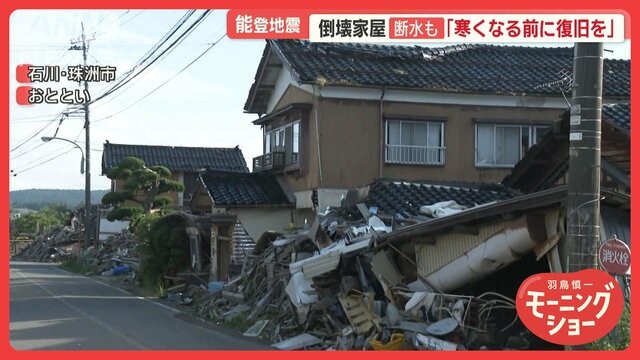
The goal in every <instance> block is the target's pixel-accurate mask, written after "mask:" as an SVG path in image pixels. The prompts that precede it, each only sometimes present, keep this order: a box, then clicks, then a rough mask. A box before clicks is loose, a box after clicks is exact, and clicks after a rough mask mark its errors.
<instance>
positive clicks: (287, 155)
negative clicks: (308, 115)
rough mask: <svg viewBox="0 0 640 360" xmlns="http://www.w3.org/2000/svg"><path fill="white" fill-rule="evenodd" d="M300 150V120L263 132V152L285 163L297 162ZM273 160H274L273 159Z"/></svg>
mask: <svg viewBox="0 0 640 360" xmlns="http://www.w3.org/2000/svg"><path fill="white" fill-rule="evenodd" d="M299 151H300V122H299V121H296V122H294V123H292V124H288V125H285V126H283V127H280V128H277V129H274V130H271V131H268V132H265V134H264V154H265V155H267V154H273V156H276V157H278V158H281V159H283V161H284V164H285V165H289V164H295V163H297V162H298V158H299V157H298V153H299ZM274 161H275V160H274Z"/></svg>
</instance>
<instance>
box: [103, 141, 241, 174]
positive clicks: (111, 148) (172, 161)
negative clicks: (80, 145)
mask: <svg viewBox="0 0 640 360" xmlns="http://www.w3.org/2000/svg"><path fill="white" fill-rule="evenodd" d="M127 156H134V157H137V158H139V159H142V160H143V161H144V162H145V164H146V165H147V166H154V165H163V166H166V167H167V168H169V169H170V170H171V171H198V170H201V169H213V170H221V171H233V172H241V173H248V172H249V169H248V168H247V163H246V162H245V160H244V156H243V155H242V150H240V148H238V147H237V146H236V147H234V148H205V147H183V146H159V145H128V144H113V143H109V142H107V143H105V144H104V150H103V152H102V174H106V173H107V171H109V170H110V169H111V168H113V167H115V166H118V164H119V163H120V161H121V160H122V159H123V158H125V157H127Z"/></svg>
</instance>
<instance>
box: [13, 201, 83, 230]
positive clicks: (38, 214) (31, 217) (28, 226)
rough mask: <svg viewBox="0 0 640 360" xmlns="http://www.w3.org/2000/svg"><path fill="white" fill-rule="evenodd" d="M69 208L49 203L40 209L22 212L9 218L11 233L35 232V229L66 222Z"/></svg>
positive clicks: (60, 224)
mask: <svg viewBox="0 0 640 360" xmlns="http://www.w3.org/2000/svg"><path fill="white" fill-rule="evenodd" d="M70 213H71V209H69V208H68V207H67V206H66V205H64V204H56V205H50V206H48V207H45V208H42V210H40V211H34V212H30V213H27V214H24V215H22V216H20V217H18V218H15V219H12V220H11V234H12V235H16V234H20V233H30V234H35V233H36V231H37V229H38V228H39V230H40V231H41V232H42V231H44V230H46V229H48V228H51V227H54V226H63V225H66V224H68V222H69V215H70Z"/></svg>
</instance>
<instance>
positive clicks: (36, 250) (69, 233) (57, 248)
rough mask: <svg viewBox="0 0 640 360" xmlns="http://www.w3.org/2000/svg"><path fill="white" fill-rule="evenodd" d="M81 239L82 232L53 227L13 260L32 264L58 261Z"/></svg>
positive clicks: (69, 228) (66, 227)
mask: <svg viewBox="0 0 640 360" xmlns="http://www.w3.org/2000/svg"><path fill="white" fill-rule="evenodd" d="M81 238H82V231H79V230H74V229H73V228H71V227H69V226H65V227H54V228H51V229H49V230H48V231H46V232H44V233H42V234H40V235H38V237H37V238H36V239H35V240H33V241H32V242H31V243H30V244H29V246H27V247H25V248H24V249H22V251H21V252H20V253H19V254H17V255H16V256H14V258H15V259H16V260H22V261H33V262H51V261H58V260H60V259H61V258H64V257H65V256H68V255H69V250H70V248H71V247H72V246H73V245H74V244H76V243H77V242H78V241H80V240H81Z"/></svg>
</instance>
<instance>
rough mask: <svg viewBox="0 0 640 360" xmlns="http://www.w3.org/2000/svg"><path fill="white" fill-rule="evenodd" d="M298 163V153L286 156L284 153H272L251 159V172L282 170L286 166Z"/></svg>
mask: <svg viewBox="0 0 640 360" xmlns="http://www.w3.org/2000/svg"><path fill="white" fill-rule="evenodd" d="M297 163H298V153H290V154H288V156H287V154H286V152H284V151H274V152H271V153H268V154H264V155H261V156H257V157H255V158H253V172H260V171H269V170H282V169H284V168H285V167H286V166H288V165H292V164H297Z"/></svg>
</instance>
